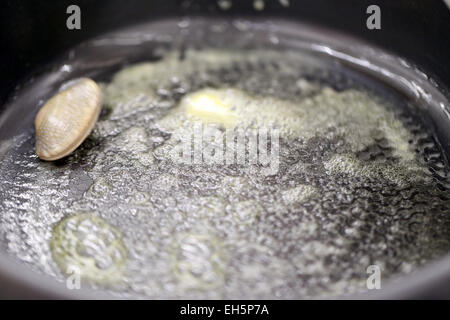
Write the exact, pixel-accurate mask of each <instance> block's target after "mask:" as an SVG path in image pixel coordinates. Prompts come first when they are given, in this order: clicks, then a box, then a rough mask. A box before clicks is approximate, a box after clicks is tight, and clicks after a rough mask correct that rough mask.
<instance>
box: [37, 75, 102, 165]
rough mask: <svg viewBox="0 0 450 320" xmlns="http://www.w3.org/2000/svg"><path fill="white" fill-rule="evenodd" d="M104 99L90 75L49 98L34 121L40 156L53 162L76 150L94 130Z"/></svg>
mask: <svg viewBox="0 0 450 320" xmlns="http://www.w3.org/2000/svg"><path fill="white" fill-rule="evenodd" d="M102 100H103V95H102V91H101V89H100V88H99V86H98V85H97V84H96V83H95V82H94V81H93V80H91V79H88V78H81V79H78V80H75V81H74V82H72V83H70V84H68V85H67V86H66V88H64V89H63V90H62V91H60V92H58V93H57V94H56V95H55V96H53V97H52V98H51V99H50V100H48V101H47V103H46V104H45V105H44V106H43V107H42V108H41V110H39V112H38V114H37V115H36V118H35V120H34V126H35V128H36V145H35V147H36V154H37V155H38V157H39V158H41V159H42V160H47V161H52V160H57V159H61V158H63V157H65V156H67V155H69V154H70V153H72V152H73V151H74V150H75V149H76V148H77V147H78V146H79V145H80V144H81V143H82V142H83V141H84V140H85V139H86V137H87V136H88V135H89V134H90V132H91V131H92V128H93V127H94V125H95V123H96V121H97V119H98V116H99V114H100V110H101V107H102Z"/></svg>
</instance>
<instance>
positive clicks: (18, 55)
mask: <svg viewBox="0 0 450 320" xmlns="http://www.w3.org/2000/svg"><path fill="white" fill-rule="evenodd" d="M74 3H76V4H77V5H78V6H80V7H81V8H82V28H81V30H76V31H74V30H68V29H67V28H66V27H65V25H66V19H67V15H66V8H67V7H68V6H69V5H71V4H74ZM371 4H377V5H379V6H380V8H381V10H382V28H381V29H380V30H369V29H367V28H366V27H365V20H366V18H367V15H366V8H367V7H368V6H369V5H371ZM194 16H208V17H217V18H224V19H232V18H236V17H247V18H255V19H260V20H267V21H269V20H274V21H277V20H282V21H291V22H301V23H307V24H311V25H315V26H317V27H320V28H324V29H326V30H330V32H335V33H338V34H345V35H347V36H349V37H354V38H356V39H360V40H362V41H364V42H365V43H367V44H370V45H371V46H374V47H377V48H382V49H383V50H384V51H385V52H389V53H392V54H393V55H397V56H400V57H402V58H404V59H406V60H407V61H408V62H409V63H411V64H413V65H416V66H418V67H419V68H420V70H422V71H423V72H424V73H425V74H427V75H428V76H429V77H431V78H432V79H433V82H434V83H435V84H436V86H437V87H438V88H439V91H440V92H441V93H442V95H443V97H449V89H450V54H449V45H450V10H449V8H448V7H447V5H446V3H445V2H444V1H440V0H433V1H428V0H427V1H425V0H396V1H389V0H386V1H366V0H344V1H332V0H314V1H308V0H295V1H294V0H291V1H290V6H289V7H288V8H287V9H286V8H285V7H283V6H281V5H280V3H279V2H278V1H266V5H265V8H264V10H262V11H256V10H255V9H254V7H253V2H252V1H234V2H233V6H232V7H231V8H230V9H229V10H226V11H224V10H219V8H218V6H217V3H215V2H214V1H207V0H203V1H201V0H200V1H176V0H173V1H172V0H154V1H139V0H129V1H119V0H97V1H93V0H80V1H66V0H58V1H33V0H29V1H24V0H14V1H12V0H11V1H10V0H7V1H3V2H2V3H1V4H0V40H1V43H2V50H1V53H0V57H1V61H2V62H3V63H1V64H0V102H1V105H2V106H3V107H2V108H1V109H0V112H1V113H2V114H3V115H5V114H7V113H8V109H7V107H6V106H7V103H6V102H7V101H9V100H10V99H13V98H14V95H15V93H16V92H17V90H19V89H20V84H23V83H24V81H26V79H29V78H30V75H32V74H39V73H40V72H42V71H43V70H45V68H46V67H47V66H48V64H49V63H51V62H52V61H54V60H55V59H57V58H58V57H61V56H62V55H64V54H65V53H67V51H68V50H69V49H70V48H72V47H74V46H76V45H78V44H80V43H82V42H83V41H85V40H87V39H91V38H93V37H95V36H98V35H100V34H103V33H105V32H107V31H110V30H113V29H118V28H121V27H126V26H129V25H133V24H136V23H140V22H147V21H156V20H159V19H164V18H186V17H194ZM18 86H19V87H18ZM447 112H448V110H438V108H437V109H432V110H431V109H430V113H432V118H433V119H434V121H435V123H436V128H437V129H436V132H435V134H436V135H437V137H438V138H439V141H440V142H441V146H442V148H443V149H444V150H445V152H446V155H447V157H448V156H449V155H450V131H449V130H448V128H449V125H450V123H449V121H450V119H449V118H448V116H447V115H448V113H447ZM17 121H20V120H19V119H17ZM0 124H1V127H0V136H2V137H8V132H9V131H12V130H13V129H14V128H17V127H18V126H20V123H14V122H7V123H5V122H4V121H0ZM0 179H2V178H0ZM1 240H2V242H5V241H6V239H1ZM4 247H5V246H4V245H1V244H0V249H4ZM0 283H1V284H2V285H1V289H0V296H1V297H6V298H14V297H19V298H103V297H108V298H110V296H106V295H104V294H102V293H99V292H96V291H91V290H88V289H82V290H73V291H71V290H67V289H66V287H65V286H63V285H62V284H60V283H57V282H55V281H54V280H53V279H51V278H50V277H47V276H43V275H40V274H36V273H34V272H33V271H31V270H29V269H28V268H27V267H26V266H25V265H22V264H20V263H18V262H17V261H16V260H14V259H12V258H11V257H9V256H8V255H6V254H5V253H4V252H3V251H2V252H1V253H0ZM448 284H450V255H447V256H444V257H442V258H441V259H440V260H438V261H436V262H433V263H431V264H429V265H427V266H425V267H423V268H422V269H421V270H418V271H417V272H415V273H414V274H413V275H410V276H407V277H405V278H403V279H400V280H399V281H397V282H396V283H392V284H386V286H385V287H384V289H383V290H380V291H373V292H369V293H366V294H362V295H356V296H351V297H352V298H388V299H390V298H394V299H397V298H450V286H449V285H448ZM344 298H347V297H344Z"/></svg>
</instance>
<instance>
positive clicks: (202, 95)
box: [182, 90, 237, 127]
mask: <svg viewBox="0 0 450 320" xmlns="http://www.w3.org/2000/svg"><path fill="white" fill-rule="evenodd" d="M182 104H184V105H185V107H186V109H185V110H186V114H187V115H189V116H193V117H196V118H198V119H200V120H201V121H203V122H206V123H211V122H212V123H217V124H221V125H223V126H225V127H232V126H234V125H235V124H236V121H237V116H236V115H235V114H234V113H233V112H232V111H231V108H230V106H229V105H228V104H226V103H224V102H223V101H222V99H220V97H219V96H218V95H217V94H216V93H215V92H214V91H212V90H202V91H199V92H195V93H192V94H190V95H188V96H186V97H185V98H184V99H183V102H182Z"/></svg>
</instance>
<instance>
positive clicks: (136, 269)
mask: <svg viewBox="0 0 450 320" xmlns="http://www.w3.org/2000/svg"><path fill="white" fill-rule="evenodd" d="M245 34H247V33H245ZM235 37H236V38H237V39H239V37H245V36H244V35H239V34H237V35H235ZM97 41H100V40H97ZM237 42H239V41H237ZM97 44H98V42H97ZM116 45H117V46H119V44H116ZM116 69H117V68H116ZM362 79H363V78H358V77H356V76H355V75H354V74H351V73H348V74H347V73H345V72H344V71H343V69H335V68H333V65H332V64H330V62H329V61H326V60H321V59H317V58H313V57H312V56H310V55H308V54H307V53H305V52H299V51H298V50H276V49H274V48H271V49H265V50H261V49H258V48H254V49H249V48H235V49H233V50H230V49H228V50H227V49H224V48H212V47H211V48H208V47H205V48H192V49H168V50H163V52H162V53H161V54H160V55H159V57H158V58H156V59H152V60H151V61H145V60H143V61H140V62H139V63H132V64H128V65H125V66H123V65H121V66H120V68H118V69H117V70H114V71H113V72H110V73H109V75H108V77H101V76H99V77H98V80H99V81H100V82H101V83H100V85H101V88H102V90H103V92H104V95H105V105H104V108H103V112H102V114H101V116H100V119H99V121H98V123H97V124H96V126H95V128H94V131H93V133H92V134H91V135H90V137H89V138H88V140H86V141H85V142H84V143H83V144H82V146H81V147H80V148H79V149H78V150H76V151H75V152H74V153H73V154H72V155H71V156H69V157H68V158H66V159H64V160H62V161H58V162H54V163H50V162H42V161H39V160H38V158H37V157H36V155H35V154H34V150H33V141H34V140H33V139H34V138H33V133H32V132H31V131H29V130H28V131H24V132H22V133H21V135H18V136H17V137H15V138H14V140H13V141H14V143H13V144H11V146H10V147H9V148H7V151H6V152H5V154H4V156H3V159H2V163H1V165H0V172H1V175H2V176H3V177H4V178H5V181H7V184H2V186H0V190H1V191H2V193H1V194H2V202H1V204H0V208H1V212H2V215H1V217H0V230H1V233H2V234H3V235H4V236H5V239H6V241H7V251H8V252H9V253H10V254H11V255H14V256H16V257H18V258H19V259H20V260H22V261H24V262H25V263H27V264H29V265H30V266H32V267H33V268H34V269H36V270H38V271H40V272H44V273H47V274H50V275H52V276H54V277H55V278H57V279H60V280H64V279H65V274H66V273H67V272H68V271H67V269H68V267H70V266H72V267H75V268H78V270H80V271H81V273H82V279H83V281H84V282H85V283H86V285H88V286H89V287H92V288H96V289H98V290H105V291H108V292H110V293H112V294H114V295H118V296H120V297H125V298H126V297H133V298H194V299H197V298H199V299H204V298H232V299H235V298H259V299H262V298H311V297H314V298H317V297H329V296H335V295H340V294H346V293H355V292H360V291H364V290H365V289H366V279H367V273H366V270H367V267H368V266H370V265H377V266H379V267H380V268H381V269H382V270H383V279H389V278H393V277H395V276H396V275H401V274H407V273H409V272H411V271H413V270H415V269H417V268H418V267H420V266H422V265H423V264H425V263H426V262H428V261H430V260H432V259H435V258H437V257H440V256H441V255H443V254H444V253H446V252H447V251H448V250H449V248H450V228H449V226H450V224H449V222H450V221H449V209H448V199H449V195H450V194H449V192H448V187H449V181H448V178H447V175H448V166H447V164H446V163H445V161H444V157H443V154H442V152H441V150H440V148H439V146H438V144H437V143H436V141H435V138H434V137H433V136H432V133H431V131H429V129H428V128H427V126H426V125H425V124H423V123H421V122H420V121H419V120H418V117H417V116H416V114H415V112H414V111H413V110H410V109H409V108H408V107H407V106H406V105H405V104H404V103H403V102H402V101H401V99H397V98H396V99H390V98H389V97H392V96H394V94H391V93H389V94H384V93H383V94H382V91H380V90H379V89H377V88H376V86H374V87H375V88H374V87H371V86H370V85H368V83H371V82H370V81H369V82H368V81H367V80H362ZM205 101H206V104H205ZM205 105H206V106H205ZM198 123H200V124H201V125H202V126H203V128H205V130H209V129H211V130H215V132H216V133H217V134H218V139H216V140H214V141H209V140H207V141H203V145H202V146H203V148H208V147H211V145H213V144H216V145H215V146H216V147H217V142H218V141H219V144H220V142H221V141H223V140H224V139H225V134H226V130H227V129H230V128H232V129H233V130H236V129H242V130H243V131H245V132H246V131H247V130H254V129H258V128H269V129H271V130H275V129H276V130H278V131H279V152H278V154H277V156H278V158H277V161H279V166H278V168H277V169H278V170H277V171H276V172H273V173H271V174H267V172H266V171H264V170H263V169H264V168H262V167H261V166H260V165H257V164H256V165H255V164H245V163H244V164H238V163H231V164H226V163H224V162H222V163H218V164H217V163H216V164H214V165H211V164H210V163H204V162H200V163H196V164H192V163H177V162H174V161H173V159H172V158H171V157H170V156H169V155H170V154H171V150H173V149H174V148H177V146H179V145H180V143H181V139H180V137H183V136H186V135H189V136H191V135H193V130H194V126H195V124H198ZM246 138H247V139H249V137H248V136H246ZM220 146H222V145H221V144H220ZM272 146H273V141H272ZM218 150H221V149H220V148H219V149H218ZM245 152H247V153H248V151H245ZM247 153H245V154H246V155H247Z"/></svg>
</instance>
